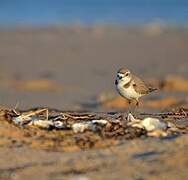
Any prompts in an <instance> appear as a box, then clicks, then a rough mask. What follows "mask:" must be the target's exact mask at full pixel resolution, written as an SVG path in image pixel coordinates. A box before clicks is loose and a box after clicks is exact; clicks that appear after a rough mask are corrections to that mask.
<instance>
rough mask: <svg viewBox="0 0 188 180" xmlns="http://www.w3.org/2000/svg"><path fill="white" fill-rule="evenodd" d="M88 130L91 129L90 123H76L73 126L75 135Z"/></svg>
mask: <svg viewBox="0 0 188 180" xmlns="http://www.w3.org/2000/svg"><path fill="white" fill-rule="evenodd" d="M87 129H89V124H88V123H75V124H73V125H72V130H73V132H74V133H83V132H84V131H85V130H87Z"/></svg>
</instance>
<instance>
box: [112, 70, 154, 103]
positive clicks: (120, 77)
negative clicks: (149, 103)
mask: <svg viewBox="0 0 188 180" xmlns="http://www.w3.org/2000/svg"><path fill="white" fill-rule="evenodd" d="M115 85H116V89H117V91H118V92H119V94H120V95H121V96H123V97H124V98H126V99H127V100H128V101H129V104H130V103H131V101H132V100H135V101H136V106H138V105H139V98H140V97H142V96H144V95H147V94H149V93H150V92H152V91H155V90H157V89H156V88H152V87H150V86H148V85H146V84H145V82H144V81H142V80H141V79H140V78H138V77H137V76H135V75H133V74H132V73H131V72H130V71H129V70H128V69H125V68H121V69H119V71H118V72H117V76H116V80H115Z"/></svg>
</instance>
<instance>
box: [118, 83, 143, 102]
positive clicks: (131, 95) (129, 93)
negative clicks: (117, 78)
mask: <svg viewBox="0 0 188 180" xmlns="http://www.w3.org/2000/svg"><path fill="white" fill-rule="evenodd" d="M123 86H124V83H123V82H119V83H118V85H117V90H118V92H119V94H120V95H121V96H123V97H125V98H127V99H130V100H131V99H138V98H139V97H141V94H138V93H137V92H136V91H135V90H134V88H133V86H132V85H130V86H129V87H128V88H125V87H123Z"/></svg>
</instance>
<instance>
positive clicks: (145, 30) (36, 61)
mask: <svg viewBox="0 0 188 180" xmlns="http://www.w3.org/2000/svg"><path fill="white" fill-rule="evenodd" d="M187 23H188V1H186V0H179V1H177V0H32V1H27V0H14V1H11V0H6V1H5V0H1V1H0V104H1V105H2V106H9V107H15V106H16V105H18V108H21V109H25V108H31V107H36V106H45V107H46V106H47V107H52V108H58V109H65V110H67V109H68V110H83V109H92V110H93V109H94V110H103V108H101V106H97V103H98V102H102V103H103V102H104V101H107V100H109V99H112V98H114V97H116V96H117V93H116V92H115V88H114V78H115V73H116V71H117V70H118V69H119V68H120V67H126V68H129V69H130V70H131V71H133V72H134V73H135V74H136V75H138V76H140V77H142V78H143V79H145V80H146V81H147V82H150V83H151V84H153V85H156V86H159V85H160V84H161V83H162V82H163V80H166V79H167V77H168V76H169V75H174V74H175V75H176V76H178V77H179V76H181V77H184V78H186V77H187V75H188V71H187V68H188V59H187V57H188V29H187ZM183 84H185V83H183ZM173 95H174V92H173ZM186 95H187V94H186V93H185V91H184V92H183V93H181V94H179V93H178V94H177V93H175V96H178V97H179V96H180V97H181V98H182V97H186ZM159 96H160V97H164V96H166V93H158V94H154V95H152V96H151V97H149V98H154V99H155V98H159ZM98 104H100V103H98ZM108 107H109V109H113V108H114V107H115V108H116V106H108ZM108 107H107V109H108Z"/></svg>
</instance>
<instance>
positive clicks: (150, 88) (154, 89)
mask: <svg viewBox="0 0 188 180" xmlns="http://www.w3.org/2000/svg"><path fill="white" fill-rule="evenodd" d="M157 90H158V89H157V88H154V87H149V92H153V91H157Z"/></svg>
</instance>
